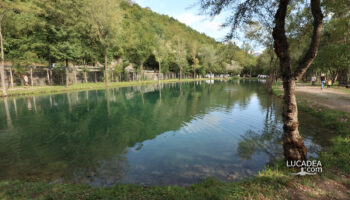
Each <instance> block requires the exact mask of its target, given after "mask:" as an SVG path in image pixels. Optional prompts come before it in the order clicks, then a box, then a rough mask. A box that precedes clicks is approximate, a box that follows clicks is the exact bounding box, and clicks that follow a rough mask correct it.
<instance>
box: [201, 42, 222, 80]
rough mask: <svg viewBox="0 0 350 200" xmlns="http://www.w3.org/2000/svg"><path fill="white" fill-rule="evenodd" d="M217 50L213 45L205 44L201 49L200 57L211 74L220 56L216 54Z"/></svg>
mask: <svg viewBox="0 0 350 200" xmlns="http://www.w3.org/2000/svg"><path fill="white" fill-rule="evenodd" d="M216 53H217V52H216V50H215V48H214V47H213V46H203V47H202V48H201V49H200V53H199V55H200V58H201V61H202V65H203V66H204V68H205V69H206V71H207V72H209V73H210V74H212V73H213V71H214V65H215V64H216V62H217V61H218V56H217V54H216Z"/></svg>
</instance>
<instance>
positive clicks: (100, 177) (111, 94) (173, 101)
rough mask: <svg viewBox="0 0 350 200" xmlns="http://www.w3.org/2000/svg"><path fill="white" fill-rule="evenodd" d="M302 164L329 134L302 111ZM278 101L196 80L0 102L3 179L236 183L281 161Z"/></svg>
mask: <svg viewBox="0 0 350 200" xmlns="http://www.w3.org/2000/svg"><path fill="white" fill-rule="evenodd" d="M299 117H300V118H299V119H300V124H301V125H300V131H301V134H302V136H303V138H304V140H305V144H306V146H307V147H308V150H309V153H308V155H309V156H314V157H317V155H318V154H319V152H320V150H321V149H322V147H324V146H326V145H327V144H328V142H327V141H326V139H325V138H329V136H327V135H330V134H331V131H330V130H328V129H326V128H325V127H322V126H321V123H320V122H319V120H318V119H317V118H314V117H312V116H310V115H309V114H308V113H303V112H300V113H299ZM281 137H282V116H281V100H280V99H278V98H275V97H273V96H271V95H269V94H267V91H266V89H265V85H264V84H262V83H259V82H258V81H243V80H230V81H220V80H215V82H214V81H201V82H199V81H198V82H184V83H182V84H179V83H169V84H162V85H145V86H139V87H128V88H114V89H106V90H89V91H83V92H71V93H64V94H54V95H46V96H31V97H21V98H7V99H3V100H0V180H10V179H11V180H12V179H20V180H30V181H37V180H42V181H47V182H63V183H86V184H89V185H92V186H112V185H115V184H120V183H132V184H139V185H188V184H192V183H197V182H200V181H202V180H205V179H207V178H211V177H214V178H217V179H220V180H223V181H228V180H231V179H232V180H241V179H244V178H247V177H250V176H254V175H255V174H256V173H257V172H258V171H259V170H262V169H264V167H265V166H266V165H267V164H269V163H272V162H273V161H274V160H275V159H278V158H281V157H282V156H283V152H282V151H283V150H282V140H281Z"/></svg>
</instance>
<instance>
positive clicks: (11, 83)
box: [10, 67, 14, 88]
mask: <svg viewBox="0 0 350 200" xmlns="http://www.w3.org/2000/svg"><path fill="white" fill-rule="evenodd" d="M10 87H11V88H13V87H14V86H13V73H12V67H10Z"/></svg>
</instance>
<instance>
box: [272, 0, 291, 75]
mask: <svg viewBox="0 0 350 200" xmlns="http://www.w3.org/2000/svg"><path fill="white" fill-rule="evenodd" d="M288 4H289V0H280V3H279V6H278V10H277V12H276V15H275V27H274V29H273V31H272V36H273V39H274V48H275V53H276V54H277V56H278V58H279V59H280V62H281V72H282V76H284V77H290V76H291V75H292V66H291V65H290V56H289V51H288V41H287V37H286V34H285V33H286V31H285V28H284V26H285V18H286V14H287V7H288ZM287 65H289V66H288V67H286V66H287ZM282 66H284V67H282Z"/></svg>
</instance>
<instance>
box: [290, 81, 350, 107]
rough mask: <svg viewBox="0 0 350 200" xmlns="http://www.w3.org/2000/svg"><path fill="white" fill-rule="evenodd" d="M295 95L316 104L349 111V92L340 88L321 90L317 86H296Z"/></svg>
mask: <svg viewBox="0 0 350 200" xmlns="http://www.w3.org/2000/svg"><path fill="white" fill-rule="evenodd" d="M296 95H297V97H302V98H306V99H309V100H311V101H312V102H314V103H316V104H319V105H322V106H327V107H329V108H331V109H334V110H340V111H346V112H349V113H350V94H347V93H345V92H343V91H341V90H338V89H333V88H324V89H323V90H321V88H319V87H317V86H297V87H296Z"/></svg>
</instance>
